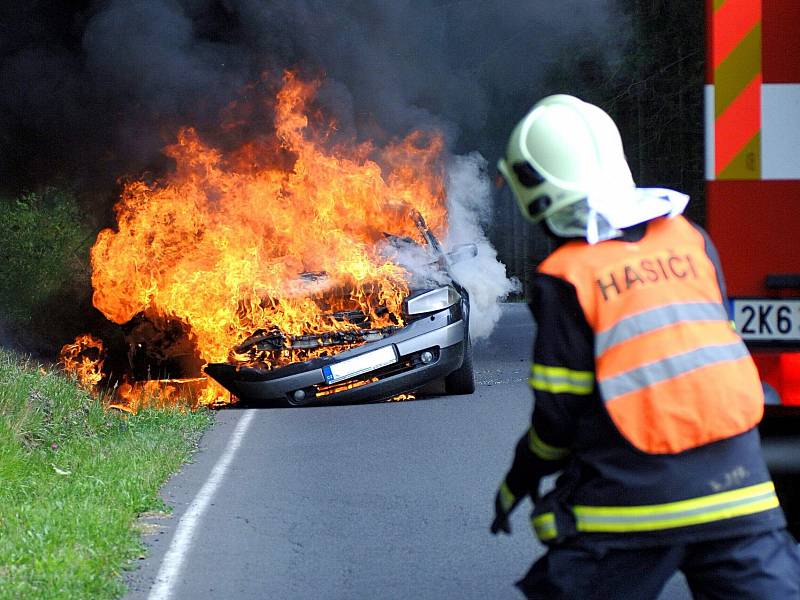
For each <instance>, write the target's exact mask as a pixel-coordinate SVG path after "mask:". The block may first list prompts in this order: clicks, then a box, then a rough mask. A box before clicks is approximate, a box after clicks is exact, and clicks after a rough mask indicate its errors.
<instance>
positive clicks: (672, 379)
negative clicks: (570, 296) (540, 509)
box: [539, 217, 764, 454]
mask: <svg viewBox="0 0 800 600" xmlns="http://www.w3.org/2000/svg"><path fill="white" fill-rule="evenodd" d="M539 270H540V272H542V273H546V274H549V275H553V276H556V277H560V278H562V279H565V280H566V281H568V282H570V283H571V284H572V285H573V286H575V289H576V291H577V295H578V300H579V302H580V304H581V307H582V308H583V312H584V314H585V316H586V320H587V322H588V323H589V325H590V326H591V328H592V330H593V331H594V335H595V378H596V381H597V386H598V389H599V395H600V398H601V399H602V401H603V403H604V405H605V407H606V410H607V411H608V414H609V415H610V416H611V419H612V421H613V422H614V424H615V425H616V427H617V429H619V431H620V433H622V435H623V436H624V437H625V438H627V439H628V440H629V441H630V442H631V443H632V444H633V445H634V446H635V447H637V448H639V449H640V450H643V451H645V452H648V453H654V454H665V453H677V452H681V451H683V450H687V449H689V448H695V447H697V446H701V445H703V444H708V443H710V442H713V441H715V440H720V439H724V438H728V437H731V436H734V435H737V434H739V433H742V432H744V431H747V430H748V429H751V428H752V427H754V426H755V425H757V424H758V422H759V421H760V420H761V417H762V415H763V410H764V398H763V392H762V388H761V383H760V380H759V377H758V373H757V371H756V368H755V365H754V364H753V361H752V359H751V358H750V354H749V353H748V351H747V348H746V347H745V345H744V344H743V342H742V340H741V338H740V337H739V336H738V335H737V334H736V332H735V331H734V330H733V328H732V327H731V324H730V321H729V318H728V314H727V311H726V310H725V307H724V305H723V298H722V293H721V292H720V287H719V284H718V282H717V277H716V270H715V267H714V265H713V263H712V261H711V259H710V258H709V256H708V254H707V253H706V249H705V239H704V238H703V235H702V234H701V233H700V232H699V231H698V230H696V229H695V228H694V227H693V226H692V225H691V224H690V223H689V222H688V221H687V220H686V219H684V218H683V217H675V218H660V219H656V220H654V221H651V222H650V223H649V224H648V227H647V232H646V233H645V235H644V236H643V237H642V239H641V240H640V241H638V242H624V241H616V240H610V241H607V242H602V243H600V244H596V245H594V246H590V245H589V244H587V243H585V242H581V241H573V242H569V243H567V244H565V245H564V246H562V247H561V248H559V249H558V250H556V251H555V252H554V253H553V254H552V255H550V256H549V257H548V258H547V259H546V260H545V261H544V262H543V263H542V264H541V265H540V267H539Z"/></svg>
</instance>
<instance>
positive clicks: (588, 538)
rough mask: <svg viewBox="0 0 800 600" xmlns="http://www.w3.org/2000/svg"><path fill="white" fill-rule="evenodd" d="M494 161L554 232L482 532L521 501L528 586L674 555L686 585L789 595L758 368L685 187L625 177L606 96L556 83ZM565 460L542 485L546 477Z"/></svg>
mask: <svg viewBox="0 0 800 600" xmlns="http://www.w3.org/2000/svg"><path fill="white" fill-rule="evenodd" d="M498 168H499V170H500V172H501V173H502V175H503V176H504V178H505V180H506V181H507V182H508V184H509V186H510V188H511V190H512V192H513V195H514V196H515V198H516V201H517V203H518V204H519V208H520V210H521V211H522V214H523V215H524V216H525V218H526V219H528V220H529V221H531V222H532V223H536V224H539V226H541V227H542V228H543V229H544V231H545V233H546V234H547V235H549V236H550V237H551V238H552V239H553V240H554V246H555V248H556V249H555V250H554V251H553V252H552V253H551V254H550V255H549V256H548V257H547V258H546V259H545V260H544V261H543V262H542V263H541V264H540V265H539V267H538V271H537V273H536V274H535V275H534V277H533V281H532V284H531V290H530V293H529V295H530V308H531V311H532V313H533V317H534V320H535V322H536V326H537V329H536V341H535V343H534V350H533V363H532V367H531V373H530V380H529V382H530V386H531V388H532V389H533V394H534V398H535V402H534V410H533V416H532V421H531V427H530V429H529V430H528V431H526V432H525V434H524V435H523V436H522V438H521V439H520V440H519V442H518V443H517V445H516V449H515V453H514V459H513V463H512V465H511V468H510V470H509V471H508V473H507V475H506V477H505V479H504V480H503V482H502V483H501V485H500V489H499V491H498V492H497V496H496V499H495V518H494V521H493V523H492V525H491V531H492V533H495V534H496V533H497V532H504V533H510V526H509V515H510V514H511V512H512V511H513V510H514V508H515V507H516V506H518V505H519V503H520V501H521V500H522V499H523V498H525V497H526V496H529V497H530V498H531V500H532V501H533V505H534V510H533V513H532V518H531V520H532V524H533V528H534V530H535V532H536V534H537V536H538V537H539V539H540V540H541V541H542V542H543V543H544V544H546V545H547V547H548V551H547V553H546V554H545V555H544V556H542V557H541V558H540V559H538V560H537V561H536V562H535V563H534V564H533V566H532V567H531V569H530V571H529V572H528V573H527V575H526V576H525V577H524V578H523V579H522V580H521V581H519V582H518V583H517V586H518V587H519V588H520V589H521V590H522V591H523V592H524V593H525V595H526V596H527V597H528V598H546V599H548V600H553V599H557V598H568V599H588V598H598V599H604V600H605V599H614V598H625V599H628V598H642V599H653V598H656V597H657V596H658V594H659V591H660V590H661V589H662V587H663V586H664V584H665V583H666V581H667V580H668V579H669V578H670V577H671V576H672V575H673V573H675V572H676V571H678V570H680V571H682V572H683V574H684V575H685V576H686V579H687V581H688V584H689V587H690V588H691V590H692V593H693V594H694V596H695V597H698V598H737V599H738V598H754V599H755V598H759V599H765V598H770V599H788V598H793V599H798V598H800V556H798V550H797V546H796V542H795V541H794V540H793V539H792V538H791V536H790V535H789V534H788V533H787V531H786V529H785V525H786V523H785V520H784V516H783V513H782V511H781V508H780V506H779V503H778V499H777V497H776V495H775V489H774V486H773V484H772V482H771V481H770V476H769V473H768V472H767V468H766V465H765V463H764V460H763V458H762V456H761V451H760V445H759V436H758V430H757V429H756V425H757V424H758V422H759V421H760V419H761V416H762V413H763V402H764V399H763V394H762V388H761V384H760V381H759V377H758V373H757V371H756V369H755V366H754V364H753V362H752V360H751V358H750V355H749V354H748V351H747V349H746V347H745V346H744V344H743V343H742V341H741V339H740V337H739V336H738V335H737V334H736V332H735V331H734V329H733V327H732V326H731V323H730V321H729V317H728V314H727V311H726V308H725V286H724V282H723V277H722V271H721V269H720V265H719V260H718V257H717V254H716V251H715V249H714V247H713V245H712V244H711V241H710V239H709V238H708V236H707V234H706V233H705V232H704V231H703V230H701V229H700V228H699V227H697V226H696V225H693V224H692V223H690V222H689V221H688V220H687V219H686V218H684V217H683V216H682V212H683V210H684V208H685V206H686V203H687V201H688V197H687V196H685V195H683V194H680V193H678V192H675V191H672V190H665V189H641V188H636V187H635V184H634V182H633V178H632V176H631V172H630V169H629V167H628V164H627V162H626V160H625V156H624V153H623V148H622V142H621V139H620V135H619V131H618V130H617V127H616V125H615V124H614V122H613V121H612V119H611V118H610V117H609V116H608V115H607V114H606V113H605V112H603V111H602V110H601V109H600V108H598V107H596V106H593V105H591V104H588V103H586V102H583V101H581V100H579V99H577V98H574V97H572V96H567V95H556V96H550V97H547V98H545V99H543V100H541V101H540V102H539V103H537V104H536V105H535V106H534V107H533V109H532V110H531V111H530V112H529V113H528V114H527V115H526V116H525V117H524V118H523V119H522V121H520V122H519V124H518V125H517V126H516V128H515V129H514V130H513V132H512V134H511V138H510V140H509V143H508V148H507V152H506V156H505V157H504V158H503V159H501V160H500V161H499V163H498ZM555 473H560V474H559V476H558V478H557V480H556V482H555V485H554V487H553V488H552V489H551V490H550V491H549V492H547V493H545V494H544V495H540V490H539V484H540V480H541V479H542V478H543V477H544V476H547V475H551V474H555Z"/></svg>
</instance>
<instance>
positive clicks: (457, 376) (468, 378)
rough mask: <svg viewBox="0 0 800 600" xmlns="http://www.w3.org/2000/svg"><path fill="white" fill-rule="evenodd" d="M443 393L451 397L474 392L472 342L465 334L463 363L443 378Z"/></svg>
mask: <svg viewBox="0 0 800 600" xmlns="http://www.w3.org/2000/svg"><path fill="white" fill-rule="evenodd" d="M444 391H445V392H447V393H448V394H451V395H461V394H471V393H472V392H474V391H475V370H474V369H473V367H472V342H471V341H470V339H469V334H467V339H466V341H465V342H464V361H463V362H462V363H461V366H460V367H459V368H458V369H456V370H455V371H453V372H452V373H450V375H448V376H447V377H445V378H444Z"/></svg>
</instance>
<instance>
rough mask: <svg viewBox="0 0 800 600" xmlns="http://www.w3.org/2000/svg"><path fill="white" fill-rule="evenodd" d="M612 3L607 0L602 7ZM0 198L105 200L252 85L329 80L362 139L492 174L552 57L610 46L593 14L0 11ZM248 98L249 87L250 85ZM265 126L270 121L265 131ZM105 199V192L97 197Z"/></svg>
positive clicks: (169, 3)
mask: <svg viewBox="0 0 800 600" xmlns="http://www.w3.org/2000/svg"><path fill="white" fill-rule="evenodd" d="M611 1H612V0H608V2H609V3H610V2H611ZM0 11H2V13H0V81H2V87H0V89H2V94H0V189H2V191H4V192H6V193H7V194H8V193H15V192H17V191H19V190H20V189H25V188H31V187H35V186H37V185H41V184H43V183H51V182H57V181H69V182H70V183H71V185H74V186H77V187H78V189H83V190H91V191H93V192H95V193H97V192H98V191H99V192H103V191H108V192H113V183H114V181H115V180H116V179H117V178H118V177H120V176H123V175H126V174H138V173H140V172H142V171H144V170H148V169H156V170H157V169H158V168H163V163H162V158H161V154H160V149H161V148H162V147H163V146H164V145H165V144H166V143H169V142H170V141H171V140H172V139H173V137H174V134H175V130H176V129H177V128H178V127H179V126H181V125H187V124H191V125H194V126H197V127H198V128H199V129H200V130H201V131H203V130H207V131H209V132H213V131H214V129H215V127H216V126H217V123H218V120H219V115H220V113H221V111H223V110H224V109H225V107H226V106H228V105H229V104H230V103H231V102H232V101H234V100H236V99H238V98H240V97H241V95H242V94H243V93H247V90H248V89H249V90H250V92H257V91H258V90H257V88H253V87H252V86H253V84H257V83H258V82H259V81H261V80H262V77H263V76H264V74H266V77H267V79H268V80H269V79H273V80H277V79H278V78H279V77H280V73H281V71H282V70H283V69H286V68H299V69H300V70H301V72H303V71H305V72H307V73H309V74H312V75H321V74H324V75H325V76H326V83H325V84H324V86H323V88H322V90H321V95H320V102H321V103H322V104H323V105H324V108H325V109H326V110H328V111H330V112H332V113H333V115H334V116H335V117H336V118H337V120H338V122H339V125H340V128H342V129H343V130H346V131H352V132H355V134H356V135H357V136H359V137H362V138H364V137H371V138H378V139H380V138H381V137H385V136H392V135H403V134H405V133H407V132H408V131H409V130H411V129H412V128H419V127H423V128H424V127H437V128H439V129H442V130H443V131H445V134H446V137H447V140H448V145H449V148H450V150H452V151H453V152H456V153H459V152H466V151H472V150H476V149H477V150H479V151H480V152H482V153H483V154H484V155H485V156H486V157H487V158H488V159H489V160H490V161H491V162H493V161H494V159H495V157H496V156H497V154H498V153H499V152H500V151H501V150H502V147H503V145H504V143H505V136H506V135H507V133H508V131H509V130H510V128H511V126H512V125H513V123H514V122H515V121H516V119H518V118H519V117H520V116H521V115H522V114H523V113H524V112H525V110H526V109H527V108H528V107H529V106H530V105H531V104H532V103H533V102H534V101H535V100H536V99H537V98H539V97H540V96H542V95H543V94H544V93H548V92H551V91H556V90H550V89H547V76H548V74H552V73H553V72H554V71H558V68H559V62H560V61H561V60H562V59H563V58H564V57H565V56H574V55H575V54H576V53H584V54H589V55H594V56H596V58H597V60H604V57H603V56H602V55H603V54H604V53H613V52H614V48H615V47H617V43H616V42H617V41H619V40H618V32H616V31H613V30H612V23H613V22H615V18H612V12H613V11H612V8H611V7H610V6H608V5H607V3H606V2H601V1H597V2H584V1H581V0H565V1H563V2H520V1H511V0H438V1H428V2H424V1H419V0H391V1H390V0H352V1H336V0H334V1H331V0H279V1H272V2H268V1H259V0H103V1H83V2H59V1H56V0H49V1H45V0H40V1H31V2H18V3H5V6H4V7H3V8H0ZM248 86H250V87H248ZM264 126H265V127H269V124H268V123H265V124H264ZM111 199H113V197H111V196H109V201H110V200H111Z"/></svg>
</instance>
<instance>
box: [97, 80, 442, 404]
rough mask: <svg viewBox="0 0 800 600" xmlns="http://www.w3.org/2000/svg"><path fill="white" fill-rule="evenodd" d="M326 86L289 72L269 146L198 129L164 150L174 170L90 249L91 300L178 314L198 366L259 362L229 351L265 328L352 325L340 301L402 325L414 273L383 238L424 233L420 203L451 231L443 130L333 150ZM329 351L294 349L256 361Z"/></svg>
mask: <svg viewBox="0 0 800 600" xmlns="http://www.w3.org/2000/svg"><path fill="white" fill-rule="evenodd" d="M318 87H319V82H304V81H301V80H300V79H298V78H297V77H296V76H295V75H294V74H293V73H285V75H284V81H283V85H282V87H281V89H280V91H279V92H278V94H277V98H276V106H275V134H274V136H273V137H274V139H273V141H272V142H270V144H269V145H268V146H266V150H265V145H264V142H263V136H262V138H261V139H259V140H258V142H257V143H256V142H248V143H246V144H244V145H242V146H241V147H239V148H238V149H236V150H234V151H223V150H220V149H219V148H215V147H213V146H211V145H209V144H208V143H207V142H205V141H204V140H203V139H202V138H201V137H200V135H199V134H198V133H197V131H195V130H194V129H192V128H189V127H187V128H184V129H182V130H180V132H179V133H178V136H177V141H176V142H175V143H174V144H172V145H170V146H168V147H167V148H166V150H165V152H166V154H167V156H169V157H170V158H172V159H173V160H174V161H175V168H174V171H173V172H172V173H170V174H169V175H168V176H167V177H166V178H165V179H164V180H163V181H160V182H157V183H147V182H145V181H141V180H139V181H130V182H128V183H126V184H125V185H124V189H123V192H122V197H121V199H120V201H119V202H118V204H117V205H116V207H115V211H116V216H117V230H116V231H114V230H111V229H105V230H103V231H101V232H100V234H99V235H98V237H97V241H96V242H95V245H94V247H93V248H92V254H91V258H92V285H93V288H94V296H93V302H94V305H95V306H96V307H97V308H98V309H99V310H101V311H102V312H103V314H104V315H105V316H106V317H107V318H108V319H110V320H111V321H113V322H115V323H119V324H124V323H128V322H129V321H131V320H132V319H134V317H137V318H140V317H141V316H142V315H143V316H144V318H145V319H146V320H147V322H148V323H149V325H148V327H149V328H150V329H153V328H156V329H159V328H161V329H162V330H163V329H164V328H166V327H167V325H166V324H169V326H170V327H173V328H174V326H175V324H176V323H177V324H178V329H179V330H181V331H182V335H183V337H184V338H185V340H184V343H183V344H182V347H183V350H182V351H181V352H184V353H185V352H186V347H189V348H191V351H192V352H194V354H195V363H196V365H203V364H206V363H209V362H222V361H226V360H230V361H234V362H237V361H238V362H242V361H248V360H253V358H254V357H253V356H252V355H246V354H243V353H240V354H237V353H236V352H234V351H232V349H233V348H235V347H236V346H237V345H238V344H240V343H241V342H242V341H243V340H245V339H247V338H248V337H249V336H251V335H252V334H254V333H256V332H258V331H263V332H279V333H280V334H282V335H285V336H298V335H309V334H310V335H322V334H325V333H328V332H332V331H347V330H349V329H353V328H355V327H356V326H355V325H353V324H352V323H350V322H348V321H347V320H346V319H341V318H335V317H334V316H332V315H333V314H334V313H337V312H341V311H361V312H362V313H363V315H365V317H366V318H367V319H368V321H369V323H370V327H372V328H383V327H389V326H397V325H402V321H401V317H400V312H401V311H400V308H401V302H402V300H403V298H404V296H405V295H406V294H407V292H408V283H407V278H408V273H406V271H405V270H404V269H403V268H402V267H400V266H399V265H397V264H395V263H394V262H392V261H391V260H389V259H388V258H387V257H386V256H385V255H384V254H382V253H381V243H382V241H383V240H384V239H385V235H386V234H387V233H388V234H392V235H395V236H401V237H407V238H412V239H415V240H420V234H419V232H418V231H417V229H416V227H415V225H414V222H413V220H412V219H411V218H409V216H408V214H409V210H410V209H414V210H416V211H418V212H419V213H420V214H421V215H422V216H423V217H424V218H425V220H426V221H427V223H428V225H429V226H430V227H431V229H433V230H434V231H435V232H437V233H442V232H443V229H444V227H445V218H446V215H445V207H444V202H443V197H444V195H443V177H442V174H443V173H442V171H443V166H442V161H441V153H442V149H443V141H442V138H441V137H440V136H438V135H426V134H423V133H421V132H414V133H412V134H410V135H409V136H407V137H406V138H405V139H404V140H402V141H398V142H394V143H391V144H389V145H387V146H386V147H383V148H377V147H375V146H374V145H373V144H372V143H369V142H365V143H351V144H349V145H342V144H338V145H336V146H333V147H331V143H330V139H332V134H333V132H334V130H335V124H334V123H333V122H332V121H330V120H329V121H327V122H325V121H323V122H322V124H321V125H311V124H310V121H309V118H308V116H307V115H308V114H309V105H310V104H311V103H312V102H313V99H314V95H315V93H316V91H317V89H318ZM317 120H318V119H317V118H316V115H315V120H314V122H315V123H316V122H317ZM228 126H229V127H235V126H236V125H235V124H228ZM224 128H225V127H223V129H224ZM286 156H288V157H290V158H289V160H288V161H287V160H286V159H285V157H286ZM282 157H283V158H282ZM280 163H283V164H282V166H276V165H278V164H280ZM287 164H288V165H289V166H286V165H287ZM151 337H152V336H151ZM156 337H158V336H156ZM165 337H167V336H166V335H162V336H161V338H165ZM172 337H173V338H174V337H175V336H172ZM134 341H135V340H134ZM145 342H150V343H152V342H153V340H152V339H150V340H145ZM353 345H357V344H353ZM329 351H330V350H327V349H325V347H324V346H322V345H321V346H320V347H319V348H315V349H310V350H309V349H306V350H301V349H292V348H288V349H284V350H283V351H281V352H280V353H278V354H277V355H271V356H269V357H267V358H265V357H263V356H262V357H260V359H259V360H260V361H261V362H260V363H259V364H260V366H262V367H264V368H273V367H275V366H281V365H283V364H286V363H288V362H292V361H295V360H299V359H307V358H310V357H312V356H318V355H321V354H324V353H326V352H329ZM160 352H162V353H164V354H167V355H170V353H171V352H172V354H174V355H177V354H180V353H181V352H178V351H177V350H175V351H174V352H173V351H172V350H171V349H165V348H164V347H163V346H162V347H161V350H160ZM197 370H199V369H197ZM194 374H195V375H199V373H194ZM184 375H189V373H184ZM214 400H218V401H224V400H223V396H222V394H220V393H217V392H214V393H209V394H207V395H206V396H205V397H204V399H203V400H202V401H201V402H202V403H208V402H211V401H214Z"/></svg>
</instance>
